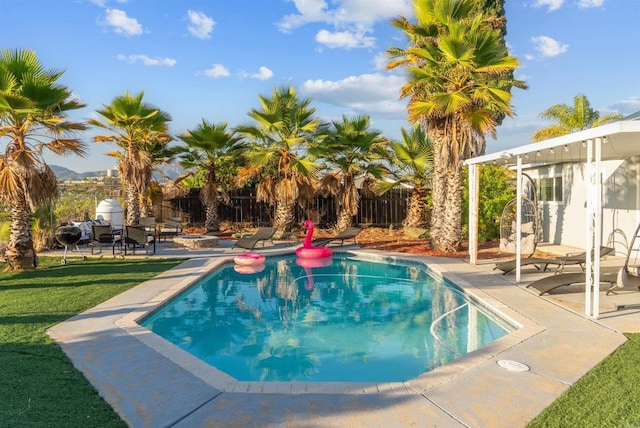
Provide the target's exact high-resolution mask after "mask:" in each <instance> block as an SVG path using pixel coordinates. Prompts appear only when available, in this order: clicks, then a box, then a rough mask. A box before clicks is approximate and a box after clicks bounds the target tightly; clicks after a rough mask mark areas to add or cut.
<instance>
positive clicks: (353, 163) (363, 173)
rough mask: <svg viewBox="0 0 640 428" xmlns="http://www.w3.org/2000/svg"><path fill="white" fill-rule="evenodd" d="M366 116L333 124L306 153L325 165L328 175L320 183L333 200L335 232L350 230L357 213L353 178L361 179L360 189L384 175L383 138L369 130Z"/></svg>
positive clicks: (355, 188)
mask: <svg viewBox="0 0 640 428" xmlns="http://www.w3.org/2000/svg"><path fill="white" fill-rule="evenodd" d="M369 122H370V119H369V116H356V117H354V118H351V119H349V118H347V117H346V116H344V115H343V116H342V122H338V121H333V122H332V129H329V130H328V132H326V133H325V135H323V138H321V139H319V140H318V141H316V143H315V144H313V145H312V148H311V150H310V153H311V154H313V155H314V156H317V157H321V158H323V159H324V160H325V161H326V162H327V168H328V169H329V170H330V171H331V172H330V173H328V174H327V175H325V176H324V177H323V178H322V180H321V186H322V189H323V190H325V191H327V192H328V193H329V194H332V195H334V196H336V202H337V208H338V220H337V223H336V229H338V230H344V229H345V228H347V227H349V226H351V223H352V221H353V216H354V215H356V214H357V213H358V207H359V204H360V195H359V193H358V189H357V187H356V178H358V177H362V178H363V183H364V186H366V185H367V184H369V183H371V182H372V181H373V180H372V179H380V178H382V176H383V175H384V174H385V173H386V172H387V168H385V167H384V166H383V165H382V163H381V162H380V160H381V159H382V156H381V151H382V148H383V147H384V146H385V145H386V144H387V140H386V138H384V137H383V136H382V134H381V133H380V132H378V131H374V130H371V129H369Z"/></svg>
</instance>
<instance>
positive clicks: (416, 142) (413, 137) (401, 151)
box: [376, 125, 433, 227]
mask: <svg viewBox="0 0 640 428" xmlns="http://www.w3.org/2000/svg"><path fill="white" fill-rule="evenodd" d="M401 132H402V141H393V142H391V143H390V144H389V147H388V150H387V153H388V160H389V164H390V165H391V166H392V168H393V176H394V177H395V179H394V180H385V181H380V182H378V183H377V185H376V189H377V191H378V193H384V192H387V191H389V190H391V189H393V188H395V187H398V186H400V185H403V184H406V185H409V186H410V187H411V189H412V190H411V197H410V198H409V207H408V209H407V217H406V218H405V220H404V223H403V224H404V225H405V226H407V227H424V226H425V222H426V219H427V215H426V214H427V195H428V191H429V187H430V185H431V176H432V173H433V148H432V145H431V140H430V139H429V137H427V134H426V133H425V132H424V131H423V130H422V128H421V127H420V125H415V126H414V127H413V130H412V131H411V132H409V131H407V130H406V129H404V128H402V129H401Z"/></svg>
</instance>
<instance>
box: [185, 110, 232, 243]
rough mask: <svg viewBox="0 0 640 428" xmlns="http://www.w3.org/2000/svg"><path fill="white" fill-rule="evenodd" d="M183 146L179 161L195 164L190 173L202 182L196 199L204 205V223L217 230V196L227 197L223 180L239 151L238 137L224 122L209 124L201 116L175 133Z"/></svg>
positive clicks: (227, 198)
mask: <svg viewBox="0 0 640 428" xmlns="http://www.w3.org/2000/svg"><path fill="white" fill-rule="evenodd" d="M178 138H180V139H181V140H182V141H184V143H185V144H186V145H187V147H186V148H185V149H184V152H183V153H182V155H181V156H180V157H181V161H180V165H181V166H182V167H184V168H195V170H196V171H195V172H191V173H190V175H192V174H194V173H195V174H201V175H202V176H203V177H204V184H203V186H202V188H201V189H200V199H201V200H202V203H203V204H204V206H205V210H206V219H205V227H206V228H207V232H217V231H219V230H220V220H219V213H218V204H219V199H220V198H221V197H222V199H223V200H226V201H228V200H229V197H228V193H227V192H226V189H227V184H228V183H229V181H230V180H231V177H232V174H234V173H235V169H236V166H237V161H238V160H240V159H242V157H241V155H240V153H239V152H240V150H241V146H240V144H239V142H240V141H241V139H240V137H238V136H237V135H236V133H235V132H230V131H228V130H227V123H225V122H221V123H218V124H212V123H209V122H208V121H206V120H205V119H202V123H201V124H200V125H198V127H196V128H195V129H193V130H190V131H187V132H185V133H184V134H182V135H180V136H178Z"/></svg>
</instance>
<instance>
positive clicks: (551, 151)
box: [549, 147, 556, 155]
mask: <svg viewBox="0 0 640 428" xmlns="http://www.w3.org/2000/svg"><path fill="white" fill-rule="evenodd" d="M555 152H556V151H555V150H553V147H552V148H550V149H549V154H551V155H552V154H554V153H555Z"/></svg>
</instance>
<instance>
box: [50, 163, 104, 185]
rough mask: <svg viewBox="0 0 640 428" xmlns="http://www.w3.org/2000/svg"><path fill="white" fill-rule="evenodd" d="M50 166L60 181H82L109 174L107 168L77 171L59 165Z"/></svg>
mask: <svg viewBox="0 0 640 428" xmlns="http://www.w3.org/2000/svg"><path fill="white" fill-rule="evenodd" d="M49 168H51V169H52V170H53V173H54V174H55V175H56V177H57V178H58V181H80V180H84V179H87V178H90V177H105V176H106V175H107V171H106V170H102V171H91V172H75V171H72V170H70V169H68V168H65V167H63V166H59V165H49Z"/></svg>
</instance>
